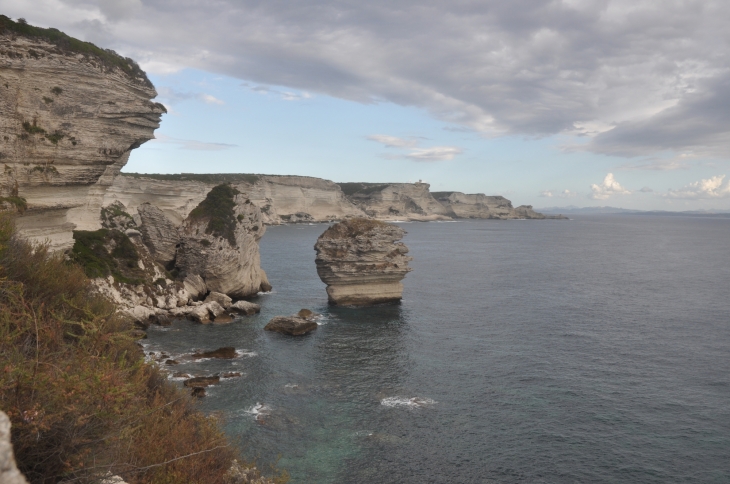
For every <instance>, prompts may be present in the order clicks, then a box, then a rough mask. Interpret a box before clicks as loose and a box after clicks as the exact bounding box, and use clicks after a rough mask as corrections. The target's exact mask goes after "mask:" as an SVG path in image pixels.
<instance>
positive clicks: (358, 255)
mask: <svg viewBox="0 0 730 484" xmlns="http://www.w3.org/2000/svg"><path fill="white" fill-rule="evenodd" d="M405 233H406V232H405V230H403V229H402V228H400V227H398V226H397V225H392V224H388V223H384V222H379V221H377V220H369V219H363V218H353V219H349V220H345V221H342V222H339V223H337V224H334V225H332V226H331V227H329V228H328V229H327V230H325V231H324V233H323V234H322V235H320V236H319V238H318V239H317V243H316V244H315V246H314V249H315V250H316V251H317V258H316V260H315V263H316V264H317V274H319V278H320V279H321V280H322V282H324V283H325V284H327V295H328V299H329V302H330V304H337V305H347V306H367V305H372V304H379V303H387V302H397V301H400V300H401V298H402V297H403V284H402V283H401V282H400V281H401V280H402V279H403V278H404V277H405V276H406V274H408V272H410V271H411V269H410V268H409V267H408V261H410V260H412V258H411V257H408V256H407V255H406V254H408V247H406V246H405V244H403V243H402V242H399V241H400V239H402V238H403V236H404V235H405Z"/></svg>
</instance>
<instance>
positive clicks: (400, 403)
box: [380, 397, 438, 408]
mask: <svg viewBox="0 0 730 484" xmlns="http://www.w3.org/2000/svg"><path fill="white" fill-rule="evenodd" d="M435 403H438V402H436V400H432V399H430V398H421V397H412V398H403V397H388V398H384V399H382V400H381V401H380V404H381V405H383V406H384V407H411V408H420V407H426V406H429V405H433V404H435Z"/></svg>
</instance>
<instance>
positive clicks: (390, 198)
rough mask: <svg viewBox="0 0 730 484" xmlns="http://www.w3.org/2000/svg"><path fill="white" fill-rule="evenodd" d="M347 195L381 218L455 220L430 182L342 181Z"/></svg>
mask: <svg viewBox="0 0 730 484" xmlns="http://www.w3.org/2000/svg"><path fill="white" fill-rule="evenodd" d="M340 186H341V187H342V188H343V190H344V193H346V195H347V198H348V199H349V200H350V201H351V202H352V203H354V204H355V205H356V206H357V207H359V208H361V209H362V210H363V211H364V212H365V213H366V214H367V215H368V216H370V217H373V218H375V219H378V220H415V221H420V222H427V221H432V220H451V216H450V214H449V211H448V210H447V209H446V208H445V207H444V206H443V205H442V204H440V203H439V202H438V201H437V200H436V199H435V198H434V197H433V196H432V195H431V192H430V191H429V188H430V185H429V184H428V183H422V182H418V183H391V184H375V183H341V184H340Z"/></svg>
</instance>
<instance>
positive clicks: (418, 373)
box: [146, 215, 730, 483]
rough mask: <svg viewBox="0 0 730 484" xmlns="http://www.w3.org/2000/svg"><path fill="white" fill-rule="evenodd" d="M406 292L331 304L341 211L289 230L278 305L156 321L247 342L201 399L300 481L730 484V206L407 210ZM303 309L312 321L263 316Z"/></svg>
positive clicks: (195, 334) (160, 342)
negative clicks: (489, 215) (323, 239)
mask: <svg viewBox="0 0 730 484" xmlns="http://www.w3.org/2000/svg"><path fill="white" fill-rule="evenodd" d="M402 226H403V227H404V228H405V229H406V230H407V231H408V235H407V236H406V238H405V239H404V241H405V243H406V244H407V245H408V247H409V248H410V249H411V255H412V256H413V257H414V260H413V262H412V263H411V266H412V267H413V272H412V273H410V274H409V275H408V276H407V277H406V279H405V280H404V285H405V292H404V299H403V301H402V303H401V304H400V305H389V306H379V307H372V308H361V309H354V308H339V307H329V306H328V305H327V299H326V293H325V287H324V285H323V284H322V283H321V282H320V280H319V278H318V277H317V273H316V270H315V265H314V256H315V253H314V250H313V245H314V242H315V240H316V238H317V237H318V236H319V234H320V233H322V232H323V231H324V229H325V228H326V226H325V225H313V226H309V225H292V226H280V227H270V228H268V229H267V233H266V235H265V236H264V238H263V239H262V242H261V252H262V266H263V267H264V269H265V270H266V271H267V273H268V274H269V278H270V280H271V282H272V284H273V285H274V291H273V292H272V293H271V294H266V295H262V296H260V297H259V298H258V300H257V302H259V303H260V304H261V305H262V307H263V310H262V312H261V314H260V315H257V316H253V317H247V318H240V319H237V320H236V321H235V322H234V323H231V324H228V325H220V326H216V325H209V326H202V325H196V324H193V323H190V322H185V321H181V322H176V323H175V324H174V325H173V326H172V327H171V328H152V329H151V330H150V332H149V339H148V340H147V342H146V344H147V345H148V349H150V350H165V351H167V352H169V353H172V354H175V355H176V354H182V353H186V352H190V351H192V350H193V349H196V348H199V349H214V348H217V347H220V346H230V345H233V346H235V347H236V348H237V349H238V350H239V351H241V353H242V356H241V357H240V358H237V359H235V360H207V361H202V362H197V363H185V364H181V365H177V366H176V367H175V370H176V371H187V372H190V373H197V374H208V373H214V372H218V371H240V372H242V373H243V376H242V377H241V378H234V379H228V380H224V381H223V382H222V383H221V384H220V385H218V386H214V387H210V389H209V395H208V396H207V397H206V398H204V399H202V402H201V406H202V408H203V409H205V410H206V411H210V412H218V413H219V414H220V415H221V417H222V418H223V419H224V421H225V426H226V430H227V432H228V433H229V434H230V435H231V436H232V437H234V438H235V439H237V440H238V441H239V442H240V443H241V445H242V446H243V448H244V451H245V453H246V454H247V455H248V456H249V457H251V458H257V459H258V462H259V464H260V465H261V466H263V467H264V468H266V466H267V465H269V464H271V463H277V465H278V466H279V467H280V468H284V469H287V470H288V471H289V473H290V474H291V477H292V480H291V482H293V483H366V482H367V483H371V482H372V483H391V482H392V483H498V482H500V483H501V482H526V483H573V482H575V483H577V482H592V483H604V482H605V483H609V482H611V483H618V482H622V483H623V482H636V483H668V482H697V483H700V482H702V483H708V482H717V483H720V482H722V483H727V482H730V265H729V264H728V262H729V256H730V219H727V218H725V219H723V218H703V217H668V216H641V215H602V216H592V217H589V216H584V217H576V219H574V220H570V221H552V220H546V221H463V222H455V223H408V224H402ZM300 308H309V309H312V310H314V311H316V312H319V313H322V314H323V315H324V318H323V320H322V324H321V326H319V328H318V329H317V331H315V332H314V333H312V334H311V335H308V336H305V337H301V338H291V337H286V336H282V335H279V334H269V333H266V332H264V331H263V330H262V328H263V326H264V325H265V324H266V322H267V321H268V320H269V319H270V318H271V317H273V316H276V315H286V314H292V313H295V312H296V311H298V310H299V309H300Z"/></svg>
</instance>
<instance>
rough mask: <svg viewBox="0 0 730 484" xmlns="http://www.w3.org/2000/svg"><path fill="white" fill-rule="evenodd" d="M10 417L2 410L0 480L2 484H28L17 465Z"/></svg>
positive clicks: (0, 423) (0, 420) (0, 416)
mask: <svg viewBox="0 0 730 484" xmlns="http://www.w3.org/2000/svg"><path fill="white" fill-rule="evenodd" d="M10 426H11V425H10V419H9V418H8V416H7V415H5V412H2V411H0V482H1V483H2V484H28V481H26V480H25V477H24V476H23V474H21V473H20V471H19V470H18V467H17V466H16V465H15V457H14V456H13V445H12V444H11V443H10Z"/></svg>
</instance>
